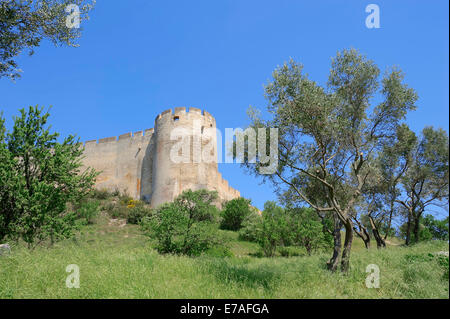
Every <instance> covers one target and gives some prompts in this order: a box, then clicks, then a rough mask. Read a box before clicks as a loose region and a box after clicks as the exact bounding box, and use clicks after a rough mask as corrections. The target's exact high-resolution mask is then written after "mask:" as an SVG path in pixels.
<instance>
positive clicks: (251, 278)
mask: <svg viewBox="0 0 450 319" xmlns="http://www.w3.org/2000/svg"><path fill="white" fill-rule="evenodd" d="M208 266H209V268H210V269H211V270H212V273H213V274H214V275H215V276H216V278H217V279H218V280H219V281H221V282H225V283H230V282H235V283H237V284H239V285H243V286H246V287H249V288H258V287H262V288H264V289H267V290H271V289H273V288H274V287H275V286H276V284H277V281H278V280H279V279H280V277H281V274H280V272H279V271H277V270H276V269H274V268H273V267H269V266H267V265H258V266H253V267H254V268H253V267H252V266H251V265H250V264H241V265H235V264H232V263H231V262H230V261H229V260H226V259H222V260H214V261H210V262H209V265H208Z"/></svg>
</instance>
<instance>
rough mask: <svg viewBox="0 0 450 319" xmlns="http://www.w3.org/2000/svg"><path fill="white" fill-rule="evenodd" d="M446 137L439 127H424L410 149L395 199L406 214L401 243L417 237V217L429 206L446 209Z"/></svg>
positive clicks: (447, 191)
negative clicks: (403, 235) (401, 188)
mask: <svg viewBox="0 0 450 319" xmlns="http://www.w3.org/2000/svg"><path fill="white" fill-rule="evenodd" d="M448 154H449V140H448V135H447V133H446V132H445V131H444V130H442V129H437V130H435V129H433V128H432V127H426V128H424V129H423V131H422V136H421V138H420V139H416V142H415V144H414V145H413V148H412V149H411V151H410V159H409V162H410V164H409V168H408V170H407V171H406V173H405V174H404V176H403V177H402V178H401V184H402V187H403V192H402V196H401V198H399V199H396V202H397V203H399V204H400V205H401V206H402V207H403V209H404V212H405V215H406V219H407V222H406V236H405V243H406V244H407V245H408V244H410V242H411V233H413V235H414V236H413V239H414V242H418V241H419V240H420V220H421V217H422V214H423V213H424V212H425V211H426V209H427V208H428V207H429V206H433V205H434V206H441V207H443V208H448V200H449V189H448V187H449V184H448V183H449V163H448V159H449V157H448V156H449V155H448Z"/></svg>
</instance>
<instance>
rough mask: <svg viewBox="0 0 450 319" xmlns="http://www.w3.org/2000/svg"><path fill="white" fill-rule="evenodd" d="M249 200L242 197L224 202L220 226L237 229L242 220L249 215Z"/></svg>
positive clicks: (239, 227) (240, 225)
mask: <svg viewBox="0 0 450 319" xmlns="http://www.w3.org/2000/svg"><path fill="white" fill-rule="evenodd" d="M250 213H251V206H250V200H248V199H245V198H243V197H239V198H235V199H232V200H230V201H228V202H226V203H225V207H224V209H223V211H222V214H221V217H222V222H221V224H220V228H222V229H227V230H239V229H241V227H242V222H243V221H244V220H245V218H246V217H247V216H248V215H250Z"/></svg>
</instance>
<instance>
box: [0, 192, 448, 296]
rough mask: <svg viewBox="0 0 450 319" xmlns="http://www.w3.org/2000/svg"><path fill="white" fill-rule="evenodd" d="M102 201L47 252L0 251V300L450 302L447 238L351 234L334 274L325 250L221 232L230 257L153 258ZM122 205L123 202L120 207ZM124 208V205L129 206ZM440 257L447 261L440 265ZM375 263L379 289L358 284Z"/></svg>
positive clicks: (135, 229) (133, 229)
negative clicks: (70, 281) (406, 241)
mask: <svg viewBox="0 0 450 319" xmlns="http://www.w3.org/2000/svg"><path fill="white" fill-rule="evenodd" d="M115 200H116V198H111V199H107V200H101V206H102V208H101V209H100V212H99V214H98V215H97V217H95V218H94V220H93V224H88V225H85V226H82V227H81V230H80V232H79V233H77V235H76V237H74V238H73V239H69V240H64V241H60V242H57V243H55V244H54V246H53V247H52V248H51V249H48V248H47V247H46V246H44V245H40V246H38V247H36V249H34V250H28V249H27V248H26V247H25V246H23V245H21V244H20V243H19V244H13V245H12V252H11V254H10V255H6V256H0V278H1V280H0V298H448V297H449V294H448V257H445V256H441V255H437V254H436V253H438V252H439V251H448V243H446V242H443V241H428V242H423V243H419V244H417V245H414V246H411V247H405V246H402V245H398V244H399V243H400V241H399V240H397V239H396V238H389V240H388V241H389V242H390V243H391V242H392V243H393V244H394V243H395V244H396V245H391V244H387V248H386V249H383V250H378V249H370V250H367V249H365V248H364V244H363V242H362V240H359V239H355V243H354V246H353V250H354V253H353V258H352V260H351V261H350V268H349V273H348V275H347V276H343V275H341V274H338V273H335V274H333V273H331V272H329V271H328V270H327V269H326V268H325V267H324V263H325V261H326V259H327V256H328V255H329V251H323V252H315V253H313V254H312V256H308V255H307V253H306V250H304V249H301V248H298V249H297V250H296V251H295V254H294V256H290V257H283V256H281V254H277V255H276V257H273V258H266V257H258V256H259V254H258V252H259V247H258V245H257V244H256V243H251V242H247V241H242V240H239V239H238V234H237V233H236V232H234V231H224V230H220V229H218V230H217V232H218V233H220V235H221V236H223V237H226V238H228V240H229V241H228V243H227V248H228V253H227V254H226V256H225V257H224V254H223V251H221V250H219V249H215V250H210V251H207V252H205V253H203V254H202V255H201V256H199V257H188V256H184V255H174V254H160V253H158V252H157V250H156V246H155V245H154V243H152V242H149V240H148V239H147V237H146V236H144V235H143V234H142V232H141V230H140V227H139V226H137V225H133V224H124V223H123V221H124V220H125V219H116V218H114V219H112V218H111V216H110V215H109V213H107V211H105V210H104V207H106V206H107V203H108V202H111V201H115ZM119 205H120V204H119ZM127 209H128V208H127ZM446 263H447V264H446ZM69 264H76V265H78V266H79V268H80V288H79V289H75V288H72V289H69V288H67V287H66V285H65V282H66V278H67V276H68V275H69V273H67V272H66V267H67V265H69ZM369 264H377V265H378V266H379V268H380V275H381V278H380V288H378V289H376V288H372V289H369V288H367V287H366V286H365V280H366V277H367V276H368V273H366V267H367V265H369Z"/></svg>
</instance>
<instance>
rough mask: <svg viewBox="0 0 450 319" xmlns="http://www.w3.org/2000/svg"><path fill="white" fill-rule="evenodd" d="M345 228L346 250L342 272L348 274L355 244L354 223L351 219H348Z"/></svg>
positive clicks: (342, 261)
mask: <svg viewBox="0 0 450 319" xmlns="http://www.w3.org/2000/svg"><path fill="white" fill-rule="evenodd" d="M344 227H345V240H344V250H343V251H342V260H341V271H342V272H343V273H347V272H348V270H349V268H350V251H351V249H352V242H353V223H352V221H351V220H350V219H347V220H346V222H345V223H344Z"/></svg>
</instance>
